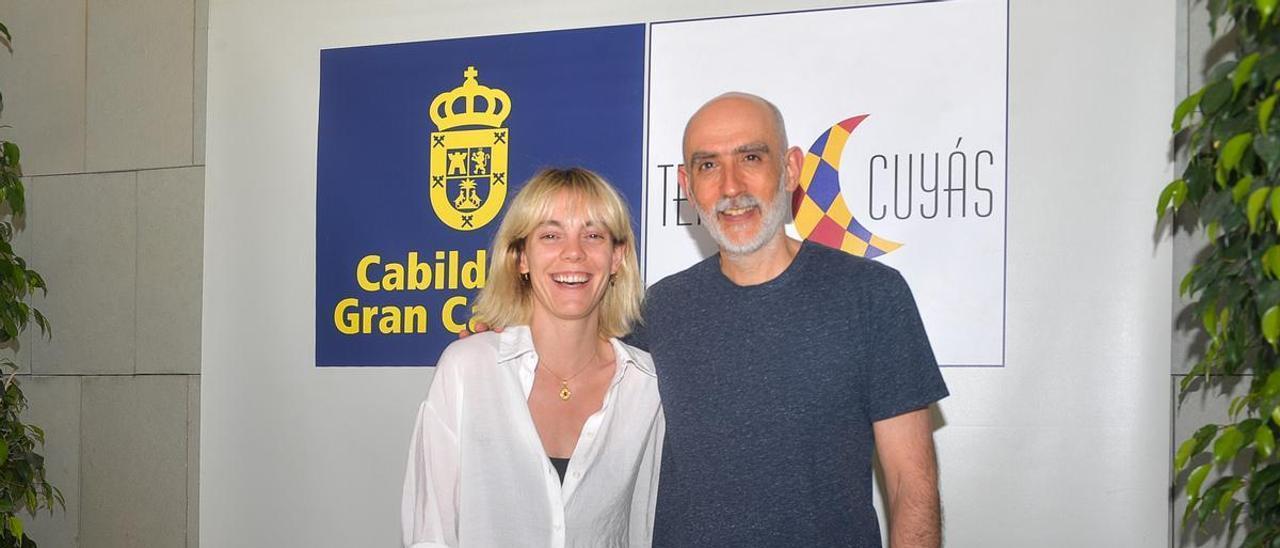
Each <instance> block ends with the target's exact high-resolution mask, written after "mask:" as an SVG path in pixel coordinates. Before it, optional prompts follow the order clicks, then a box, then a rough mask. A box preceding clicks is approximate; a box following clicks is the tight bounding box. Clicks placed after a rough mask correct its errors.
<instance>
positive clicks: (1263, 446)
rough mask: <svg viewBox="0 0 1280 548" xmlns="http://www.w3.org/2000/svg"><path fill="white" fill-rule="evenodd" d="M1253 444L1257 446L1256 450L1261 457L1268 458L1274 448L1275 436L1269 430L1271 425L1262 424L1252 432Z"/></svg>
mask: <svg viewBox="0 0 1280 548" xmlns="http://www.w3.org/2000/svg"><path fill="white" fill-rule="evenodd" d="M1253 444H1254V445H1255V446H1257V447H1258V452H1259V453H1261V454H1262V458H1264V459H1265V458H1270V457H1271V453H1273V452H1274V451H1275V450H1276V436H1275V434H1274V433H1272V432H1271V427H1270V426H1266V425H1263V426H1262V427H1260V428H1258V431H1257V432H1254V433H1253Z"/></svg>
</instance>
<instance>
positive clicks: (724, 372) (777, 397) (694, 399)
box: [633, 93, 947, 548]
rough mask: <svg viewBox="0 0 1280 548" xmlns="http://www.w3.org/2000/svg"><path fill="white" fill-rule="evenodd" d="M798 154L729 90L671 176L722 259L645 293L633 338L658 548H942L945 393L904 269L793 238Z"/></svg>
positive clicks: (759, 106)
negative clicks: (937, 406)
mask: <svg viewBox="0 0 1280 548" xmlns="http://www.w3.org/2000/svg"><path fill="white" fill-rule="evenodd" d="M802 162H803V153H802V152H801V151H800V150H799V149H798V148H794V147H792V148H787V140H786V134H785V128H784V126H783V121H782V116H781V114H780V113H779V112H778V110H777V108H776V107H774V106H773V105H772V104H771V103H769V102H768V101H765V100H764V99H762V98H760V97H756V96H753V95H747V94H742V93H728V94H725V95H721V96H719V97H716V98H715V99H712V100H711V101H709V102H708V103H706V104H705V105H703V106H702V107H701V108H700V109H699V110H698V111H697V112H696V113H695V114H694V115H693V117H692V118H691V119H690V120H689V122H688V125H687V126H686V127H685V133H684V165H683V166H682V167H681V168H680V170H679V181H680V185H681V187H682V188H683V189H684V191H685V194H686V195H687V196H689V197H690V199H691V201H692V202H693V203H694V204H695V205H696V206H697V209H698V211H699V214H700V215H701V217H702V224H703V226H705V227H706V228H707V230H708V231H709V232H710V233H711V235H712V236H713V237H714V238H715V240H716V242H717V243H718V244H719V248H720V252H719V254H718V255H715V256H713V257H711V258H708V259H706V260H704V261H702V262H700V263H699V264H697V265H694V266H693V267H691V268H689V269H687V270H685V271H683V272H680V273H678V274H675V275H672V276H670V277H668V278H666V279H664V280H662V281H661V282H659V283H657V284H656V285H654V286H653V287H652V288H651V289H650V290H649V293H648V296H647V301H646V307H645V318H644V319H645V321H644V325H643V326H642V327H641V328H640V329H639V330H638V331H637V333H635V334H634V337H633V340H634V341H635V343H637V345H638V346H641V347H642V348H645V347H647V349H648V350H649V351H650V352H651V353H652V355H653V359H654V363H655V365H656V368H657V371H658V382H659V391H660V393H661V396H662V403H663V406H664V408H665V413H666V420H667V432H666V438H665V440H666V441H665V445H664V447H663V455H662V457H663V458H662V469H661V477H660V481H659V493H658V500H657V509H656V512H657V515H656V517H655V523H654V546H661V547H665V546H676V547H683V546H697V547H709V546H805V547H810V546H859V547H860V546H880V533H879V526H878V524H877V520H876V515H875V511H874V509H873V508H872V505H871V496H872V493H871V491H872V489H871V475H872V469H871V456H872V451H873V450H874V452H875V454H876V456H878V457H879V460H880V464H881V467H882V469H883V471H884V486H885V490H886V491H887V494H888V499H887V513H888V519H889V538H890V545H891V546H892V547H893V548H905V547H916V546H931V547H936V546H938V545H939V544H940V535H941V533H940V509H939V501H938V489H937V466H936V463H935V458H934V449H933V439H932V424H931V421H930V415H929V413H928V409H927V408H928V405H929V404H931V403H933V402H935V401H937V400H938V399H941V398H942V397H945V396H946V395H947V390H946V386H945V385H944V383H943V381H942V377H941V375H940V374H939V372H938V368H937V364H936V362H935V360H934V357H933V352H932V350H931V349H930V347H929V343H928V340H927V338H926V336H925V333H924V328H923V326H922V324H921V321H920V317H919V313H918V312H917V310H916V306H915V302H914V300H913V299H912V297H911V292H910V290H909V289H908V288H907V285H906V283H905V282H904V281H903V279H902V277H901V276H900V275H899V274H898V273H897V271H895V270H893V269H892V268H889V267H887V266H884V265H882V264H880V263H877V262H874V261H870V260H867V259H863V258H859V257H854V256H851V255H847V254H845V253H843V252H841V251H837V250H833V249H829V248H826V247H823V246H821V245H818V244H813V243H809V242H805V243H801V242H799V241H796V240H793V239H791V238H789V237H787V235H786V234H785V232H784V231H783V226H784V225H785V224H786V222H787V220H788V218H789V215H788V211H789V204H790V197H791V192H792V191H793V190H795V188H796V186H797V185H798V184H799V178H800V170H801V167H802Z"/></svg>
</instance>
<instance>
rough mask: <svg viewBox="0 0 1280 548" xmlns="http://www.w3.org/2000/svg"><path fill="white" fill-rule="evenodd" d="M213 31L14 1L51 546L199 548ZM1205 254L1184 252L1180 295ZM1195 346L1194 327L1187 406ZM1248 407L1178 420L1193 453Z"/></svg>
mask: <svg viewBox="0 0 1280 548" xmlns="http://www.w3.org/2000/svg"><path fill="white" fill-rule="evenodd" d="M1192 2H1193V0H1180V2H1179V4H1180V5H1181V9H1182V17H1180V20H1179V28H1178V34H1179V37H1180V45H1181V47H1180V48H1179V51H1178V52H1177V58H1178V62H1179V66H1180V68H1181V74H1180V76H1179V79H1178V81H1177V82H1174V83H1173V85H1175V87H1176V89H1177V90H1178V94H1179V96H1182V95H1185V94H1186V93H1187V90H1188V89H1196V88H1197V87H1198V86H1199V84H1200V83H1201V81H1202V70H1203V68H1204V67H1205V66H1206V65H1207V64H1208V60H1209V59H1211V58H1214V57H1215V56H1216V55H1218V54H1220V53H1221V51H1220V50H1219V51H1214V50H1212V47H1211V46H1212V41H1211V39H1210V37H1209V35H1208V31H1207V28H1206V26H1205V23H1206V22H1205V17H1204V15H1203V6H1202V5H1201V4H1200V3H1195V4H1194V5H1191V6H1190V7H1189V8H1188V4H1191V3H1192ZM206 13H207V5H206V2H204V1H202V0H201V1H197V0H182V1H173V0H133V1H126V0H41V1H30V0H0V14H2V15H0V20H2V21H3V22H4V23H6V24H7V25H9V27H10V29H11V30H12V31H13V32H14V34H15V38H16V40H15V43H14V46H15V52H14V54H13V55H12V56H8V58H5V57H6V56H5V55H3V54H0V82H2V83H3V88H2V89H3V91H4V93H5V104H6V106H8V107H9V108H8V110H7V111H6V112H5V115H4V118H3V122H4V123H6V124H8V125H11V126H13V128H12V129H6V130H3V131H4V133H3V134H2V135H4V137H5V138H9V139H13V140H15V141H17V142H18V143H20V144H21V145H22V146H23V148H24V160H25V161H24V167H25V169H26V173H27V175H28V177H27V181H28V185H29V193H30V206H29V209H30V215H29V218H28V220H27V224H26V231H25V232H24V233H23V234H22V235H21V236H20V238H21V240H20V242H19V244H20V249H21V250H22V252H23V253H24V255H26V256H27V257H28V258H29V259H30V260H31V261H32V263H33V265H34V267H35V268H37V269H38V270H40V271H41V272H43V273H44V274H45V276H46V278H47V279H48V281H49V285H50V288H51V292H50V295H49V297H48V298H47V299H41V301H40V302H39V303H38V306H40V307H41V308H42V309H43V310H44V311H45V312H46V313H47V314H48V315H49V316H50V318H51V320H52V321H53V322H54V327H55V337H54V339H53V340H52V341H51V342H45V341H41V340H39V339H38V338H37V337H27V338H26V339H24V340H23V341H22V344H21V345H20V349H18V350H17V361H18V362H19V363H20V364H21V365H22V367H23V371H24V373H27V375H24V377H23V382H24V386H25V387H26V390H27V391H28V394H29V396H30V398H31V400H32V404H33V406H32V410H31V413H30V415H29V416H30V418H31V420H32V421H34V422H36V423H38V424H40V425H42V426H44V427H45V428H46V429H47V431H48V434H49V442H48V446H47V447H46V450H45V453H46V455H47V456H48V458H49V461H48V465H49V471H50V475H51V479H52V480H53V481H54V482H55V483H56V484H57V485H58V486H59V487H61V488H62V490H63V492H64V493H65V494H66V496H67V511H66V512H65V513H59V514H58V515H56V516H54V517H52V518H49V517H44V516H42V517H41V518H40V519H38V520H36V522H35V523H33V524H32V526H31V528H32V529H33V535H34V536H35V538H36V539H37V540H39V541H41V545H42V546H49V547H58V546H181V545H183V544H184V543H186V544H187V545H195V543H196V538H197V535H196V527H197V524H196V516H197V514H198V513H197V510H196V505H197V501H198V494H197V484H196V478H197V477H198V471H197V467H198V458H197V455H198V447H197V442H198V437H197V436H198V431H199V428H198V422H199V416H198V411H199V394H200V384H199V378H200V377H199V372H200V341H199V337H200V290H201V280H200V273H201V270H202V265H201V259H202V250H201V244H202V230H203V227H202V217H203V182H204V166H203V164H204V154H203V151H204V146H203V136H204V119H203V114H204V88H205V83H204V75H205V70H204V68H205V63H204V56H205V36H206V23H205V21H206ZM1201 245H1202V244H1201V243H1200V241H1198V240H1197V239H1196V238H1195V237H1189V236H1186V235H1180V236H1179V237H1177V238H1175V240H1174V255H1175V265H1174V274H1173V279H1174V282H1175V287H1176V281H1178V280H1179V279H1180V278H1181V275H1182V273H1183V272H1185V270H1186V268H1187V264H1189V261H1190V259H1191V258H1192V257H1193V256H1194V255H1195V253H1196V252H1198V251H1199V249H1200V248H1201ZM1173 306H1174V311H1175V318H1180V317H1181V314H1180V313H1181V310H1182V306H1183V305H1182V303H1181V301H1180V299H1178V297H1177V296H1176V295H1175V296H1174V297H1173ZM1196 348H1197V344H1196V341H1195V339H1194V336H1193V335H1192V334H1191V333H1190V332H1189V331H1187V330H1186V329H1185V328H1184V327H1178V326H1175V327H1174V346H1173V363H1172V368H1171V379H1170V380H1171V387H1170V390H1171V391H1176V383H1177V382H1178V381H1179V380H1180V378H1181V375H1182V374H1183V373H1184V372H1185V371H1186V370H1187V369H1188V368H1189V367H1190V364H1191V363H1193V361H1192V357H1193V356H1194V353H1195V352H1196ZM1244 380H1245V381H1247V380H1248V379H1244ZM1244 384H1245V383H1240V385H1239V386H1241V387H1242V386H1244ZM1175 394H1176V392H1175ZM1229 399H1230V396H1229V395H1222V394H1211V395H1208V396H1206V397H1194V398H1192V399H1190V400H1188V401H1187V402H1185V403H1183V404H1182V406H1181V407H1180V408H1177V409H1175V410H1174V411H1173V413H1172V414H1171V422H1172V427H1173V429H1174V441H1175V443H1176V442H1177V441H1179V440H1181V439H1182V438H1184V437H1185V436H1186V435H1187V434H1188V433H1189V432H1190V431H1192V430H1194V428H1195V427H1196V426H1198V425H1199V424H1202V423H1203V422H1204V421H1207V420H1221V419H1222V418H1223V416H1225V411H1224V409H1225V405H1226V402H1227V401H1229ZM1175 506H1176V507H1175V508H1174V509H1173V510H1174V511H1173V512H1172V516H1173V517H1172V519H1171V535H1172V536H1173V537H1174V545H1176V546H1225V545H1227V543H1225V542H1224V541H1223V540H1222V539H1209V538H1204V537H1201V538H1183V537H1184V536H1187V537H1190V535H1183V534H1182V532H1181V528H1180V527H1177V526H1176V523H1173V522H1176V520H1177V517H1178V516H1180V511H1181V507H1180V505H1178V504H1176V503H1175Z"/></svg>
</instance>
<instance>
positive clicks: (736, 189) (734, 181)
mask: <svg viewBox="0 0 1280 548" xmlns="http://www.w3.org/2000/svg"><path fill="white" fill-rule="evenodd" d="M740 175H741V174H740V173H738V169H737V167H735V166H734V165H733V164H728V165H726V166H725V168H724V181H722V182H721V185H720V192H721V193H723V194H724V195H725V196H728V197H730V198H732V197H734V196H737V195H739V194H742V193H743V192H744V191H745V190H746V187H745V186H744V185H743V184H742V180H741V179H740V178H739V176H740Z"/></svg>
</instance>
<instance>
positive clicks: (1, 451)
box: [0, 439, 9, 464]
mask: <svg viewBox="0 0 1280 548" xmlns="http://www.w3.org/2000/svg"><path fill="white" fill-rule="evenodd" d="M8 461H9V442H7V441H5V440H3V439H0V464H3V463H5V462H8Z"/></svg>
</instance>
